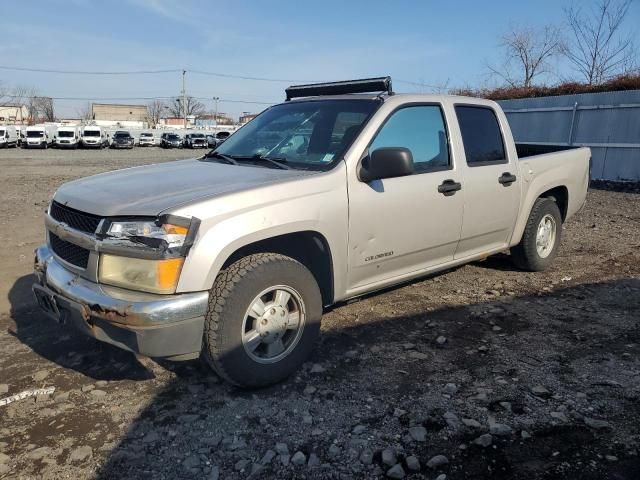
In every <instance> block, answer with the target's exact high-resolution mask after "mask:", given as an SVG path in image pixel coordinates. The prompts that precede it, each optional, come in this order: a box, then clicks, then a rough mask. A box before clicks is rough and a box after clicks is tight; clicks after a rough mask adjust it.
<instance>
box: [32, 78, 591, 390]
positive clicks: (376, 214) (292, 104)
mask: <svg viewBox="0 0 640 480" xmlns="http://www.w3.org/2000/svg"><path fill="white" fill-rule="evenodd" d="M369 92H373V93H369ZM286 93H287V101H285V102H283V103H281V104H279V105H275V106H273V107H271V108H268V109H267V110H265V111H264V112H263V113H262V114H260V115H259V116H258V117H257V118H256V119H254V120H253V121H251V122H249V123H248V124H247V125H245V126H244V127H242V128H241V129H240V130H238V131H237V132H236V133H234V134H233V135H232V136H231V137H229V139H228V140H226V141H225V142H224V143H222V144H221V145H219V146H218V147H217V148H216V149H215V150H212V151H211V152H209V153H207V154H206V155H205V156H203V157H201V158H197V159H193V160H184V161H175V162H169V163H162V164H157V165H148V166H142V167H136V168H130V169H125V170H119V171H115V172H110V173H104V174H100V175H95V176H93V177H89V178H84V179H80V180H76V181H73V182H70V183H67V184H65V185H63V186H61V187H60V189H59V190H58V191H57V192H56V193H55V196H54V198H53V200H52V202H51V205H50V206H49V209H48V211H47V214H46V217H45V226H46V231H47V243H46V245H43V246H42V247H40V248H38V249H37V251H36V264H35V271H36V274H37V277H38V281H37V283H36V284H34V286H33V289H34V293H35V295H36V298H37V301H38V303H39V304H40V306H41V307H42V308H43V309H44V310H45V311H46V312H47V313H48V314H49V315H50V316H51V317H53V318H54V319H55V320H57V321H58V322H60V323H67V324H70V325H73V326H75V327H77V328H79V329H80V330H82V331H84V332H86V333H87V334H89V335H91V336H93V337H95V338H97V339H99V340H102V341H105V342H108V343H111V344H113V345H117V346H119V347H121V348H125V349H128V350H131V351H133V352H137V353H141V354H144V355H147V356H150V357H163V358H169V359H174V360H185V359H193V358H196V357H199V356H202V357H203V358H205V359H206V361H207V362H208V363H209V364H210V365H211V367H213V368H214V369H215V370H216V372H218V373H219V374H220V375H221V376H222V377H224V378H225V379H227V380H228V381H230V382H232V383H234V384H236V385H239V386H243V387H254V386H261V385H267V384H271V383H274V382H277V381H279V380H282V379H283V378H285V377H286V376H287V375H289V374H291V373H292V372H293V371H294V370H295V369H296V368H297V367H298V366H299V365H300V364H301V363H302V362H303V361H304V360H305V358H306V357H307V355H308V354H309V352H310V351H311V350H312V348H313V344H314V342H315V341H316V339H317V337H318V335H319V331H320V319H321V317H322V313H323V307H326V306H329V305H331V304H335V303H337V302H341V301H344V300H346V299H349V298H352V297H356V296H359V295H363V294H365V293H369V292H372V291H375V290H379V289H382V288H386V287H389V286H391V285H396V284H401V283H403V282H407V281H410V280H412V279H415V278H418V277H421V276H424V275H426V274H431V273H433V272H436V271H440V270H445V269H448V268H450V267H453V266H455V265H460V264H463V263H467V262H471V261H473V260H477V259H480V258H484V257H487V256H488V255H491V254H495V253H498V252H503V251H507V250H510V251H511V256H512V258H513V260H514V262H515V264H516V265H517V266H519V267H520V268H522V269H525V270H542V269H544V268H546V267H547V266H548V265H549V264H550V263H551V262H552V261H553V258H554V257H555V256H556V253H557V251H558V248H559V244H560V236H561V232H562V224H563V222H565V221H566V220H567V219H568V218H569V217H571V216H572V215H573V214H575V213H576V212H577V211H578V210H579V209H580V208H581V207H582V205H583V204H584V201H585V196H586V192H587V186H588V182H589V160H590V151H589V149H586V148H577V149H564V151H559V150H560V149H562V147H560V148H558V149H554V148H553V147H543V149H544V151H540V147H536V146H533V145H516V144H515V143H514V141H513V138H512V136H511V132H510V130H509V124H508V123H507V120H506V118H505V115H504V113H503V112H502V110H501V109H500V107H499V106H498V105H497V104H496V103H494V102H491V101H487V100H481V99H474V98H465V97H452V96H441V95H402V94H394V93H393V92H392V90H391V81H390V79H389V78H388V77H383V78H378V79H367V80H356V81H348V82H336V83H328V84H320V85H302V86H294V87H289V88H288V89H287V90H286ZM555 150H558V151H555ZM479 288H482V287H479Z"/></svg>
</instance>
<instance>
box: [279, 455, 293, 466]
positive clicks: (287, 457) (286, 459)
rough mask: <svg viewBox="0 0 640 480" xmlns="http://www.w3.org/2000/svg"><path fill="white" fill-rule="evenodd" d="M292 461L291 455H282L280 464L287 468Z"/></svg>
mask: <svg viewBox="0 0 640 480" xmlns="http://www.w3.org/2000/svg"><path fill="white" fill-rule="evenodd" d="M290 461H291V455H289V454H288V453H286V454H283V455H280V463H281V464H282V465H284V466H285V467H286V466H287V465H289V462H290Z"/></svg>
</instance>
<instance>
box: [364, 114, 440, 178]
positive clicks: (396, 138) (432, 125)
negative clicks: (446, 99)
mask: <svg viewBox="0 0 640 480" xmlns="http://www.w3.org/2000/svg"><path fill="white" fill-rule="evenodd" d="M382 147H405V148H408V149H409V150H411V154H412V155H413V162H414V165H415V170H416V172H426V171H431V170H438V169H444V168H448V167H449V164H450V162H449V145H448V143H447V135H446V128H445V125H444V119H443V116H442V110H441V109H440V107H438V106H436V105H428V106H427V105H425V106H415V107H406V108H402V109H400V110H398V111H396V112H395V113H393V114H392V115H391V117H390V118H389V119H388V120H387V121H386V122H385V124H384V125H383V126H382V128H381V129H380V131H379V132H378V134H377V135H376V138H375V139H374V140H373V142H372V143H371V145H370V146H369V151H370V152H373V151H374V150H376V149H378V148H382Z"/></svg>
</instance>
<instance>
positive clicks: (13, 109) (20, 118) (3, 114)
mask: <svg viewBox="0 0 640 480" xmlns="http://www.w3.org/2000/svg"><path fill="white" fill-rule="evenodd" d="M28 123H29V109H28V108H27V106H26V105H18V104H7V105H0V124H2V125H6V124H12V125H27V124H28Z"/></svg>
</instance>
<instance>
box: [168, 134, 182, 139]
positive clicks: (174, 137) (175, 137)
mask: <svg viewBox="0 0 640 480" xmlns="http://www.w3.org/2000/svg"><path fill="white" fill-rule="evenodd" d="M167 138H168V139H169V140H180V137H179V136H178V135H169V136H168V137H167Z"/></svg>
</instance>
